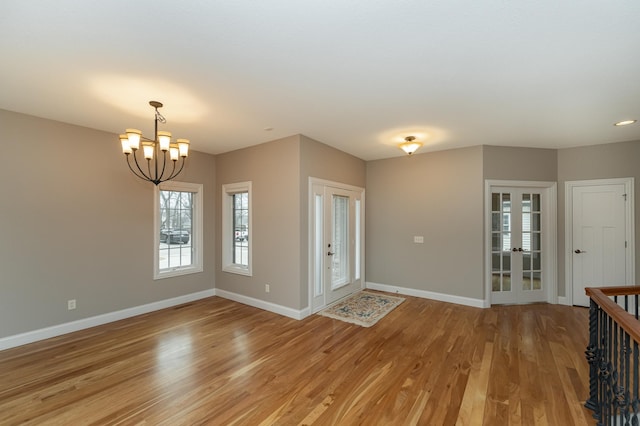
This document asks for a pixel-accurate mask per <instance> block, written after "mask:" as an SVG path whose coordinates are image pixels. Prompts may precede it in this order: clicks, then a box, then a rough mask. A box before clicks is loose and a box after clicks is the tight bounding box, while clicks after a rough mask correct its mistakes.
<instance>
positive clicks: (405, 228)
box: [366, 146, 484, 299]
mask: <svg viewBox="0 0 640 426" xmlns="http://www.w3.org/2000/svg"><path fill="white" fill-rule="evenodd" d="M482 167H483V157H482V147H479V146H478V147H472V148H463V149H455V150H449V151H439V152H431V153H426V154H416V155H413V156H410V157H409V156H405V157H400V158H393V159H386V160H378V161H370V162H368V163H367V207H366V209H367V210H366V253H367V263H366V279H367V281H369V282H374V283H378V284H387V285H394V286H398V287H406V288H411V289H418V290H425V291H432V292H437V293H444V294H449V295H456V296H462V297H470V298H475V299H483V298H484V292H483V274H482V271H483V245H484V244H483V237H482V235H483V219H482V217H483V198H484V197H483V175H482V173H483V172H482ZM415 235H421V236H424V244H415V243H414V242H413V237H414V236H415Z"/></svg>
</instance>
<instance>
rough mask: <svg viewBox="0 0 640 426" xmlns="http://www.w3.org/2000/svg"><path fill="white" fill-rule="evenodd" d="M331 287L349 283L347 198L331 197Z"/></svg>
mask: <svg viewBox="0 0 640 426" xmlns="http://www.w3.org/2000/svg"><path fill="white" fill-rule="evenodd" d="M331 250H332V252H333V256H331V272H332V275H331V287H332V288H334V289H335V288H338V287H341V286H343V285H345V284H348V283H349V197H344V196H341V195H334V196H333V247H331Z"/></svg>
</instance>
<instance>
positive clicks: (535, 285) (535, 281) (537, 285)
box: [533, 272, 542, 290]
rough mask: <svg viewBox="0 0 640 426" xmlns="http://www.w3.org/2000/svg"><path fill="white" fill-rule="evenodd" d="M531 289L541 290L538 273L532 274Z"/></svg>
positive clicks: (540, 280) (540, 278) (540, 279)
mask: <svg viewBox="0 0 640 426" xmlns="http://www.w3.org/2000/svg"><path fill="white" fill-rule="evenodd" d="M533 289H534V290H542V277H541V276H540V272H534V273H533Z"/></svg>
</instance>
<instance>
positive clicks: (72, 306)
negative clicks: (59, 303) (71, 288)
mask: <svg viewBox="0 0 640 426" xmlns="http://www.w3.org/2000/svg"><path fill="white" fill-rule="evenodd" d="M75 308H76V299H71V300H67V309H68V310H70V311H73V310H74V309H75Z"/></svg>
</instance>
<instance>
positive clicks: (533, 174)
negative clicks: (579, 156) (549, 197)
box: [482, 145, 558, 182]
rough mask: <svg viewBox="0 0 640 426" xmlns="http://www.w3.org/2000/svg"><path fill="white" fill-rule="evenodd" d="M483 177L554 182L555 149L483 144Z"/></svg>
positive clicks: (556, 174) (555, 168) (555, 176)
mask: <svg viewBox="0 0 640 426" xmlns="http://www.w3.org/2000/svg"><path fill="white" fill-rule="evenodd" d="M482 157H483V158H482V161H483V172H484V179H495V180H535V181H547V182H555V181H556V180H557V178H558V172H557V162H558V160H557V158H558V157H557V150H555V149H538V148H513V147H506V146H489V145H486V146H483V147H482Z"/></svg>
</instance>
